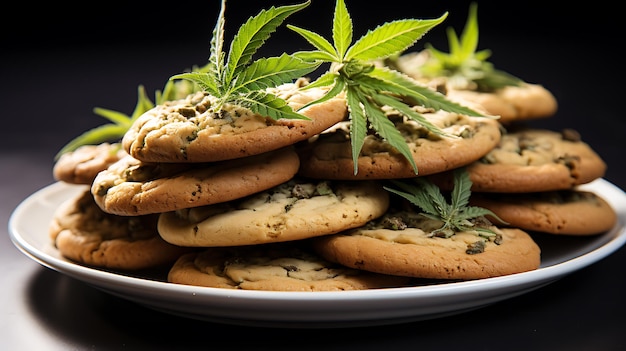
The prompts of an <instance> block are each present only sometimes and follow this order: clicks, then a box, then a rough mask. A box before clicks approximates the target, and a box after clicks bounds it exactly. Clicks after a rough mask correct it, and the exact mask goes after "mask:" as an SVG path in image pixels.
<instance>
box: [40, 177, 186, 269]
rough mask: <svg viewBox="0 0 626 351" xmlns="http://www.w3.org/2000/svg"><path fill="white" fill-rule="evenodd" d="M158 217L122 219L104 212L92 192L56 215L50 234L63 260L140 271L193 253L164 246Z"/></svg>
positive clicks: (69, 203) (83, 194)
mask: <svg viewBox="0 0 626 351" xmlns="http://www.w3.org/2000/svg"><path fill="white" fill-rule="evenodd" d="M156 223H157V216H156V215H147V216H134V217H122V216H116V215H111V214H108V213H105V212H102V210H100V208H99V207H98V206H97V205H96V203H95V202H94V200H93V197H92V196H91V193H90V191H89V189H88V188H87V187H86V188H85V191H84V192H82V193H81V194H79V195H78V196H76V197H74V198H70V199H68V200H66V201H65V202H64V203H63V204H62V205H61V206H60V207H59V208H58V209H57V210H56V211H55V213H54V217H53V219H52V221H51V223H50V227H49V234H50V237H51V239H52V241H53V243H54V245H55V247H56V248H57V249H58V250H59V252H60V253H61V255H62V256H64V257H66V258H68V259H70V260H73V261H76V262H79V263H82V264H85V265H89V266H94V267H101V268H108V269H120V270H139V269H147V268H152V267H157V266H164V265H169V264H172V263H173V262H175V261H176V259H178V257H179V256H180V255H182V254H184V253H187V252H189V251H190V249H188V248H183V247H178V246H175V245H171V244H169V243H167V242H165V241H164V240H163V239H161V237H160V236H159V234H158V232H157V230H156Z"/></svg>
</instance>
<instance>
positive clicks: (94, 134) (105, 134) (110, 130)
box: [54, 85, 154, 161]
mask: <svg viewBox="0 0 626 351" xmlns="http://www.w3.org/2000/svg"><path fill="white" fill-rule="evenodd" d="M137 90H138V93H137V95H138V97H137V103H136V105H135V109H134V110H133V113H132V114H131V115H130V116H129V115H127V114H125V113H123V112H119V111H114V110H110V109H105V108H101V107H95V108H94V110H93V112H94V113H95V114H96V115H99V116H101V117H104V118H106V119H108V120H109V121H111V123H107V124H103V125H101V126H98V127H95V128H92V129H90V130H88V131H86V132H84V133H82V134H80V135H79V136H77V137H76V138H74V139H72V140H70V142H69V143H67V144H65V146H63V147H62V148H61V150H59V152H57V154H56V155H55V157H54V159H55V161H56V160H58V159H59V158H60V157H61V156H62V155H63V154H65V153H67V152H71V151H74V150H76V149H78V148H79V147H81V146H83V145H95V144H100V143H103V142H107V141H119V139H121V138H122V136H124V134H125V133H126V131H127V130H128V128H130V126H131V125H132V124H133V122H134V121H135V120H136V119H137V118H138V117H139V116H141V115H142V114H143V113H144V112H146V111H148V110H150V109H151V108H153V107H154V103H153V102H152V101H151V100H150V98H149V97H148V95H147V94H146V89H145V88H144V86H143V85H140V86H139V87H138V88H137Z"/></svg>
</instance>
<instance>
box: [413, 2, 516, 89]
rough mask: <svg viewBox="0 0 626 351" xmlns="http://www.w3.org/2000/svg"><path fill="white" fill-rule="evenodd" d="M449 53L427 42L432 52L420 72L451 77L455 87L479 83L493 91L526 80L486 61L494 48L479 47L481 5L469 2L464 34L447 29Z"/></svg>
mask: <svg viewBox="0 0 626 351" xmlns="http://www.w3.org/2000/svg"><path fill="white" fill-rule="evenodd" d="M447 36H448V47H449V52H448V53H446V52H443V51H440V50H437V49H435V48H434V47H433V46H432V45H431V44H430V43H426V44H425V48H426V50H428V53H429V54H430V55H431V57H430V59H428V60H427V61H426V62H425V63H424V64H423V65H422V66H420V71H421V73H422V74H423V75H424V76H425V77H449V78H450V81H453V82H455V86H459V87H462V88H464V87H467V86H471V85H470V84H469V82H473V83H475V84H476V86H477V88H476V90H477V91H481V92H491V91H494V90H497V89H500V88H503V87H505V86H519V85H520V84H521V83H522V82H523V81H522V80H521V79H519V78H517V77H514V76H513V75H508V74H505V73H504V72H501V71H497V70H495V69H494V67H493V65H492V64H490V63H489V62H487V59H488V58H489V57H490V56H491V51H489V50H481V51H476V50H477V48H478V38H479V31H478V5H477V4H476V3H475V2H472V3H471V4H470V9H469V13H468V18H467V21H466V23H465V27H464V29H463V32H462V34H461V37H460V38H459V37H457V35H456V33H455V31H454V29H453V28H451V27H450V28H447Z"/></svg>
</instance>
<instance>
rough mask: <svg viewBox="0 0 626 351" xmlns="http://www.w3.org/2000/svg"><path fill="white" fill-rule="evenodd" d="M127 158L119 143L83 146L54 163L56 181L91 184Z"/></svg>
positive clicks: (53, 169) (53, 172)
mask: <svg viewBox="0 0 626 351" xmlns="http://www.w3.org/2000/svg"><path fill="white" fill-rule="evenodd" d="M124 156H126V152H125V151H124V150H123V149H122V146H121V145H120V144H119V143H112V144H110V143H101V144H98V145H83V146H80V147H79V148H77V149H76V150H74V151H70V152H67V153H64V154H63V155H61V157H60V158H59V159H58V160H57V161H56V162H55V163H54V167H53V168H52V174H53V176H54V179H56V180H58V181H63V182H66V183H70V184H88V185H89V184H91V183H92V182H93V180H94V179H95V178H96V176H97V175H98V173H100V172H101V171H103V170H105V169H107V168H108V167H109V166H110V165H111V164H113V163H115V162H117V161H119V160H120V159H121V158H123V157H124Z"/></svg>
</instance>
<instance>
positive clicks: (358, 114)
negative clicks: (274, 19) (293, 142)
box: [287, 0, 483, 174]
mask: <svg viewBox="0 0 626 351" xmlns="http://www.w3.org/2000/svg"><path fill="white" fill-rule="evenodd" d="M447 15H448V14H447V12H446V13H445V14H443V15H442V16H441V17H439V18H436V19H431V20H419V19H405V20H395V21H392V22H387V23H384V24H383V25H380V26H378V27H377V28H375V29H374V30H370V31H368V32H367V33H366V34H365V35H363V36H362V37H361V38H360V39H358V40H357V41H355V42H354V43H352V39H353V26H352V19H351V17H350V14H349V13H348V10H347V8H346V5H345V2H344V0H337V1H336V6H335V11H334V17H333V27H332V39H333V40H332V41H333V42H332V43H331V42H330V41H328V40H326V39H325V38H324V37H322V36H321V35H319V34H317V33H314V32H312V31H309V30H306V29H303V28H300V27H296V26H294V25H287V27H288V28H290V29H291V30H293V31H295V32H296V33H298V34H300V35H301V36H302V37H304V38H305V39H306V40H307V41H308V42H309V43H310V44H312V45H313V46H314V47H315V48H316V50H313V51H300V52H296V53H294V56H296V57H299V58H302V59H303V60H305V61H311V62H323V63H330V64H331V67H330V69H329V70H328V71H327V72H326V73H324V74H322V75H321V76H320V77H319V78H318V79H317V80H315V81H314V82H312V83H311V84H310V85H308V86H305V87H304V89H310V88H313V87H328V86H330V87H331V88H330V89H329V91H328V92H327V93H326V94H325V95H324V96H323V97H321V98H320V99H318V100H316V101H313V102H310V103H308V104H306V105H305V106H303V107H302V108H306V107H307V106H310V105H312V104H316V103H320V102H323V101H326V100H328V99H331V98H333V97H335V96H337V95H339V94H342V93H345V96H346V101H347V105H348V109H349V112H350V116H349V118H350V131H349V133H350V142H351V152H352V159H353V164H354V173H355V174H356V173H357V172H358V162H357V160H358V157H359V153H360V152H361V149H362V148H363V144H364V140H365V137H366V135H367V134H368V132H369V131H370V130H372V129H373V131H374V132H375V133H377V134H378V135H379V136H380V137H382V138H383V139H384V140H386V141H387V142H388V143H389V144H390V145H391V146H392V147H393V148H395V149H396V150H398V151H399V152H400V154H402V155H403V156H404V157H405V158H406V160H407V161H408V162H409V163H410V164H411V166H412V167H413V169H414V171H415V173H416V174H417V173H418V167H417V164H416V162H415V160H414V159H413V156H412V153H411V150H410V148H409V146H408V144H407V143H406V141H405V139H404V138H403V136H402V135H401V133H400V132H399V131H398V130H397V129H396V128H395V126H394V124H393V122H392V121H391V120H390V119H389V118H388V117H387V114H386V110H385V109H389V108H390V109H392V110H393V111H395V112H396V113H399V114H400V115H402V116H405V117H407V118H409V119H412V120H415V121H417V122H418V123H420V124H421V125H422V126H424V127H425V128H426V129H427V130H429V131H430V132H432V133H434V134H437V135H440V136H449V135H446V134H445V133H444V132H443V131H442V130H441V129H439V128H438V127H437V126H435V125H434V124H432V123H430V122H429V121H428V120H427V119H426V118H425V117H424V116H423V115H421V114H420V113H418V112H417V111H416V110H415V109H412V108H411V107H412V106H413V105H416V104H420V105H422V106H424V107H427V108H433V109H436V110H439V109H441V110H445V111H449V112H456V113H459V114H464V115H472V116H483V115H482V114H481V113H479V112H476V111H474V110H472V109H470V108H467V107H464V106H462V105H460V104H457V103H455V102H452V101H450V100H448V99H447V98H446V97H445V96H444V95H442V94H440V93H438V92H435V91H433V90H430V89H429V88H427V87H425V86H422V85H419V84H418V83H417V82H415V81H414V80H412V79H411V78H409V77H408V76H406V75H403V74H401V73H400V72H398V71H394V70H391V69H388V68H386V67H377V66H376V65H374V64H373V62H375V60H380V59H384V58H387V57H390V56H392V55H394V54H396V53H399V52H402V51H404V50H406V49H407V48H408V47H410V46H411V45H413V44H414V43H415V42H417V41H418V40H419V39H420V38H422V36H423V35H424V34H426V33H427V32H428V31H429V30H430V29H432V28H433V27H435V26H436V25H438V24H439V23H441V22H442V21H443V20H444V19H445V18H446V17H447ZM387 111H388V110H387ZM449 137H452V136H449Z"/></svg>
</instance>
